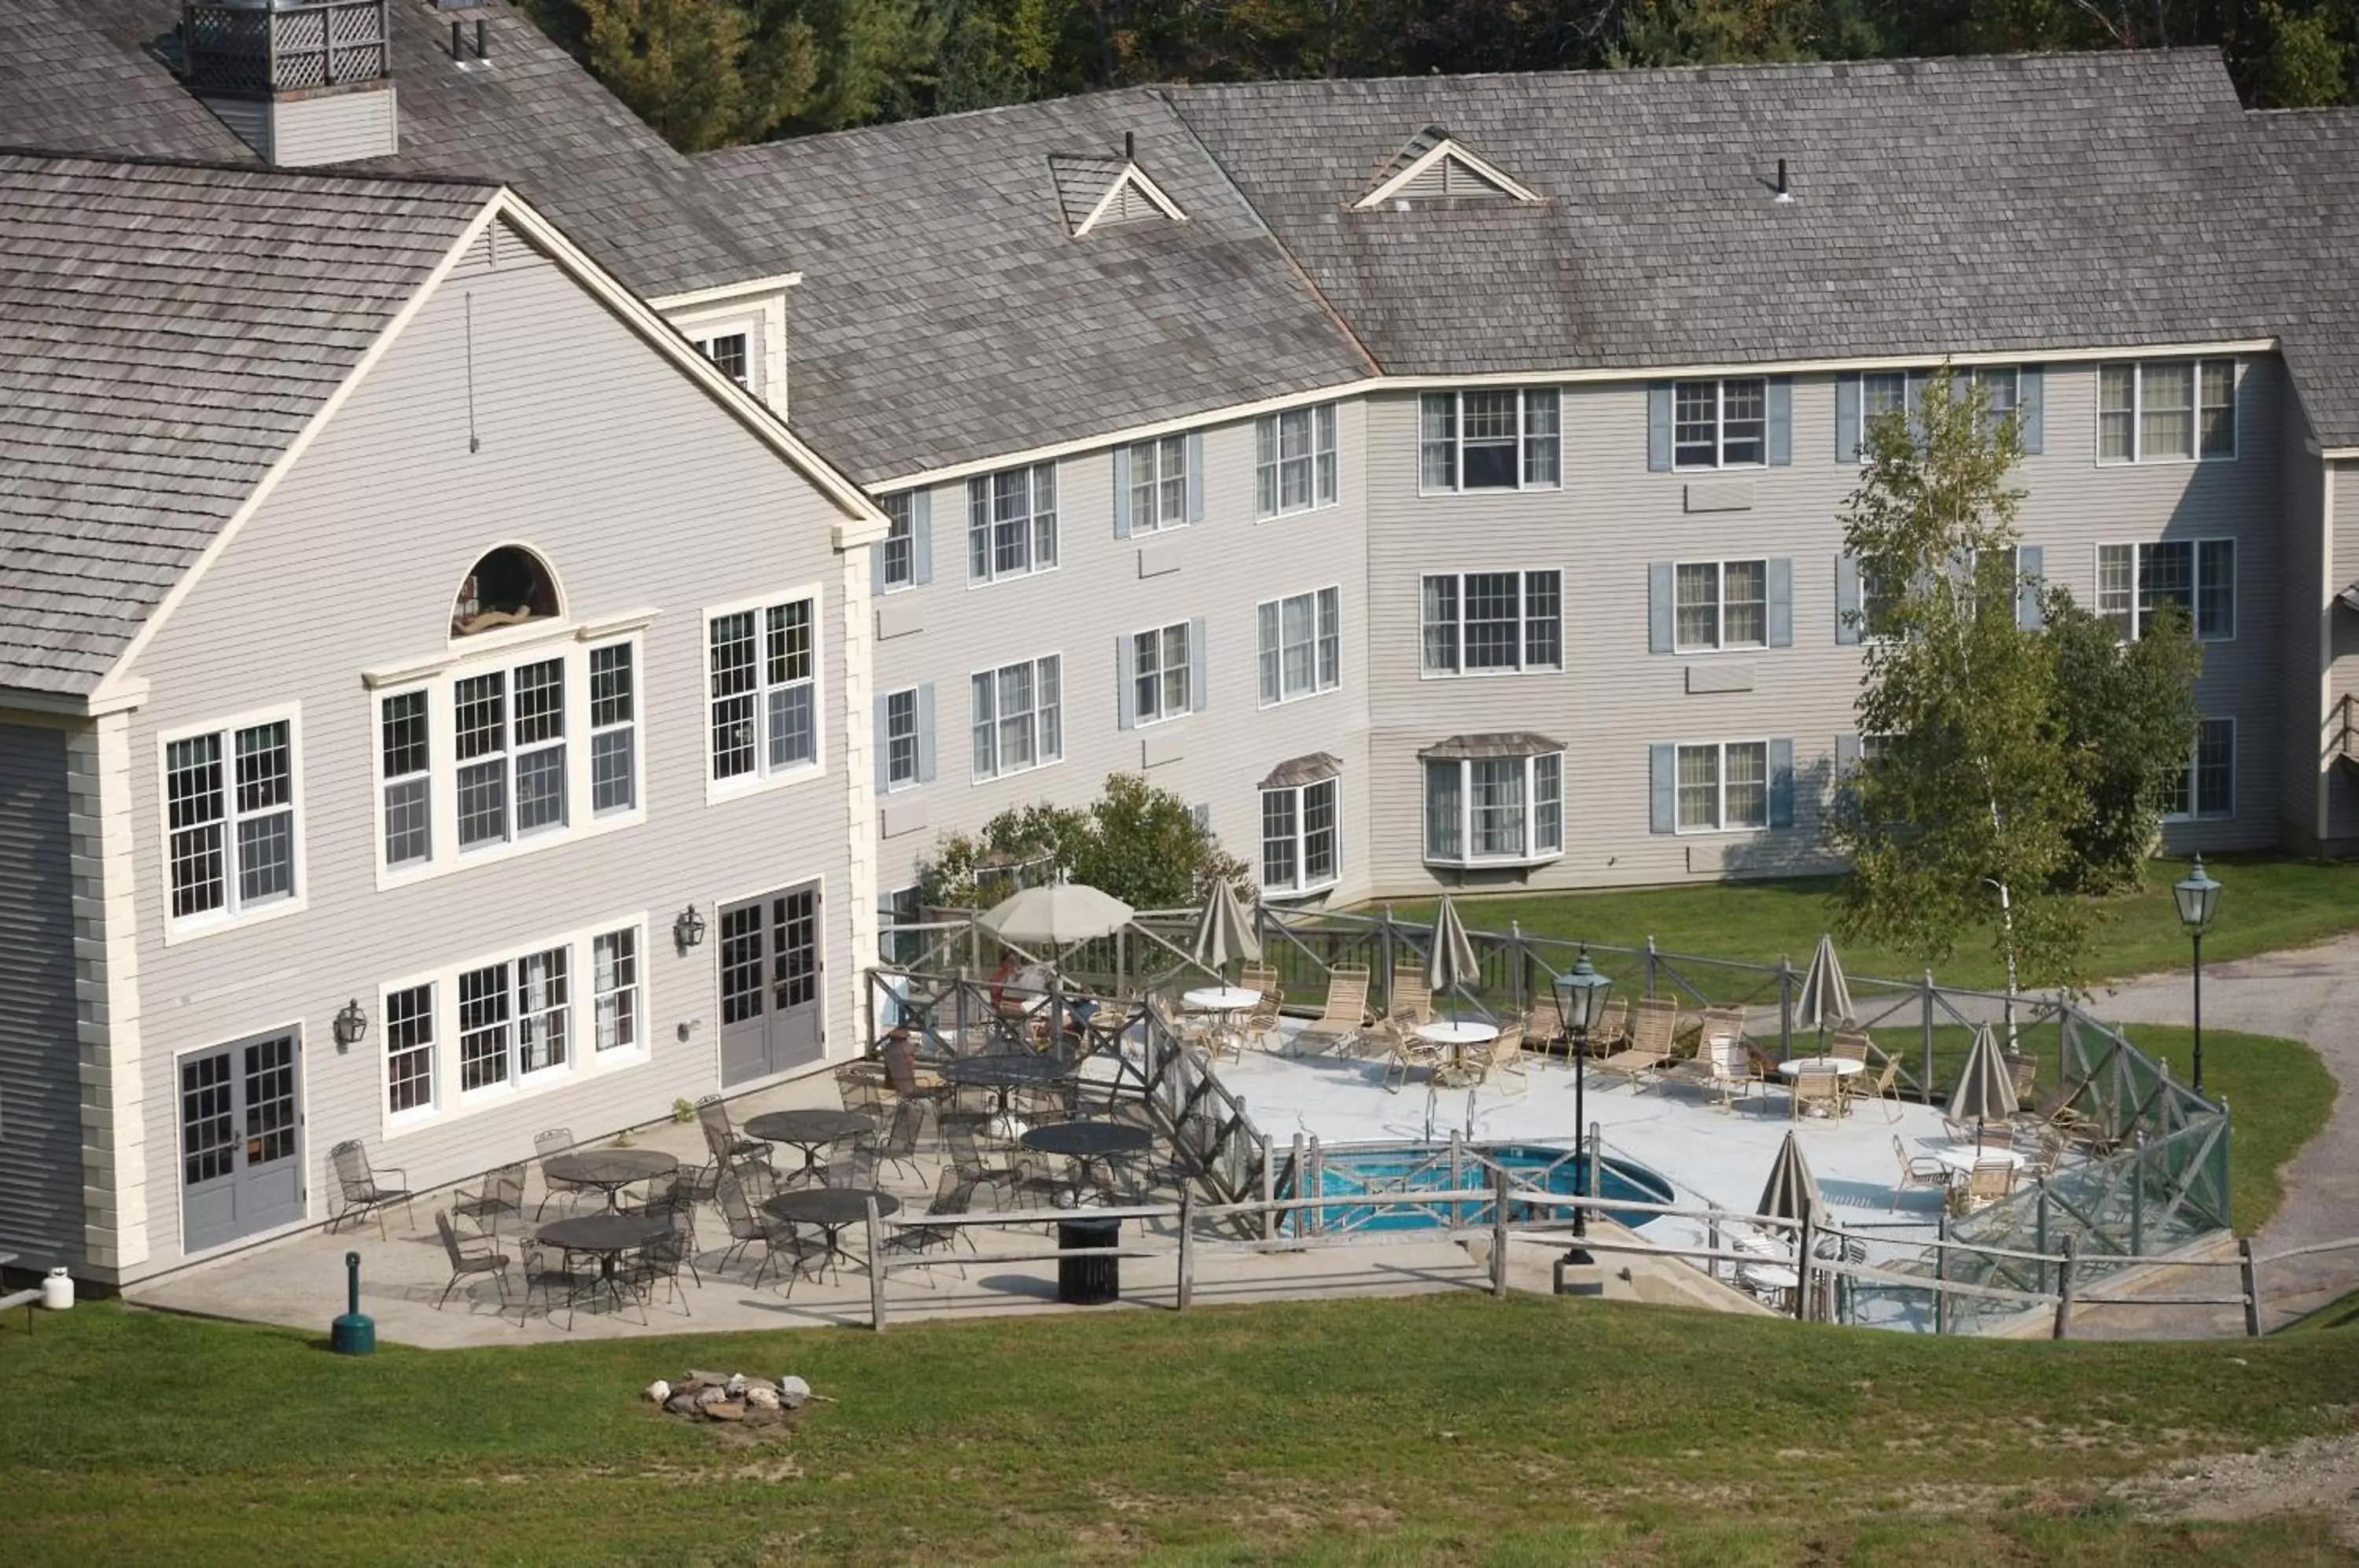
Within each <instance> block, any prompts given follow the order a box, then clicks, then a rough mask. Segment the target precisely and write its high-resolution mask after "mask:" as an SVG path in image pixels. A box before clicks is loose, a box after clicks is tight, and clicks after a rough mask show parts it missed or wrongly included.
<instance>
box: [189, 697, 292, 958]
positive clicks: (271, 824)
mask: <svg viewBox="0 0 2359 1568" xmlns="http://www.w3.org/2000/svg"><path fill="white" fill-rule="evenodd" d="M164 813H165V822H166V833H167V844H168V847H167V860H168V871H169V880H170V894H171V903H170V908H171V919H172V921H173V922H175V923H179V922H183V921H192V920H212V919H216V918H218V919H234V918H235V917H237V916H239V915H243V914H246V913H249V912H251V911H255V910H258V909H263V908H265V907H266V906H269V905H273V904H281V903H286V902H288V900H290V899H292V898H294V897H295V894H296V868H295V859H296V828H295V724H294V721H293V720H292V719H291V718H275V719H268V720H265V721H263V722H261V723H258V724H238V725H234V726H228V727H224V728H222V729H217V730H207V731H204V732H202V733H201V734H197V735H180V736H177V737H175V738H173V739H169V740H167V741H166V742H165V743H164Z"/></svg>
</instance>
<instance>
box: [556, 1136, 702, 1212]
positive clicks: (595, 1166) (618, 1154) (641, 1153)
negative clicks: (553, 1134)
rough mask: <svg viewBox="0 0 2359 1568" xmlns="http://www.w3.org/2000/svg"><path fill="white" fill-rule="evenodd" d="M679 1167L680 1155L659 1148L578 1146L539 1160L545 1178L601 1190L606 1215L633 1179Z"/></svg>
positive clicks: (653, 1177) (617, 1205)
mask: <svg viewBox="0 0 2359 1568" xmlns="http://www.w3.org/2000/svg"><path fill="white" fill-rule="evenodd" d="M677 1170H679V1156H677V1155H671V1154H666V1153H665V1152H664V1151H663V1150H661V1149H575V1150H573V1152H571V1154H552V1155H550V1156H549V1158H548V1159H547V1160H542V1161H541V1163H540V1171H541V1175H542V1176H543V1177H544V1178H546V1179H549V1180H554V1181H564V1182H569V1183H571V1184H572V1185H574V1186H577V1187H595V1188H598V1189H599V1190H600V1191H601V1192H604V1193H605V1194H606V1210H607V1212H608V1213H609V1214H612V1213H613V1212H614V1210H616V1209H618V1208H620V1207H621V1206H622V1192H623V1189H624V1188H625V1187H627V1186H629V1185H630V1184H631V1183H632V1182H634V1181H654V1180H656V1179H657V1178H658V1177H662V1176H669V1175H670V1174H671V1173H672V1172H673V1171H677Z"/></svg>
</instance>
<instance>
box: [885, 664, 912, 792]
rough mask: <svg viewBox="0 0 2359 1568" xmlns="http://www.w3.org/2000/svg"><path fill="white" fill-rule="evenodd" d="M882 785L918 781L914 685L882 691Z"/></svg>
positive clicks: (895, 786) (907, 784)
mask: <svg viewBox="0 0 2359 1568" xmlns="http://www.w3.org/2000/svg"><path fill="white" fill-rule="evenodd" d="M884 745H885V788H886V789H888V790H890V789H908V788H909V787H910V786H911V785H913V784H915V783H917V782H918V689H917V688H916V687H915V686H911V687H908V688H906V689H904V690H902V691H887V692H886V694H885V735H884Z"/></svg>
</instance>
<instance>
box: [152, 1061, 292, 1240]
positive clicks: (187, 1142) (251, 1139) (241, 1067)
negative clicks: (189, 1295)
mask: <svg viewBox="0 0 2359 1568" xmlns="http://www.w3.org/2000/svg"><path fill="white" fill-rule="evenodd" d="M301 1065H302V1046H301V1043H300V1042H299V1040H298V1039H297V1038H296V1036H295V1035H294V1034H293V1033H292V1032H289V1033H287V1034H275V1035H265V1036H263V1037H261V1038H260V1039H256V1040H244V1041H241V1042H240V1043H238V1044H236V1045H231V1046H224V1047H223V1048H221V1049H220V1050H217V1051H201V1052H199V1053H198V1054H196V1055H194V1056H184V1057H182V1058H180V1249H181V1250H182V1251H183V1252H200V1251H202V1250H203V1249H204V1248H206V1247H219V1246H220V1245H221V1244H222V1243H223V1242H225V1241H235V1240H236V1239H237V1238H238V1237H240V1236H252V1235H254V1234H255V1233H256V1232H258V1231H266V1230H270V1229H273V1228H275V1227H277V1226H278V1225H289V1224H292V1223H293V1222H295V1221H297V1220H299V1219H301V1218H302V1217H303V1199H304V1192H303V1157H302V1149H301V1144H302V1138H301V1136H300V1134H301V1128H302V1119H303V1118H302V1111H303V1105H302V1072H301Z"/></svg>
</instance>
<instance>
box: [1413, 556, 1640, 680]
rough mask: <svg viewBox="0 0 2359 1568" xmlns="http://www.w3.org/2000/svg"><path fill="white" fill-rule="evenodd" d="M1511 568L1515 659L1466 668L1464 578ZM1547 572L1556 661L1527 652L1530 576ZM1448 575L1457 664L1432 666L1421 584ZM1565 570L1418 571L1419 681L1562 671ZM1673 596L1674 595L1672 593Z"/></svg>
mask: <svg viewBox="0 0 2359 1568" xmlns="http://www.w3.org/2000/svg"><path fill="white" fill-rule="evenodd" d="M1509 572H1513V573H1514V575H1515V578H1516V662H1515V663H1514V664H1513V665H1512V666H1506V665H1495V666H1487V667H1485V668H1484V669H1481V670H1469V669H1467V668H1466V580H1467V579H1468V578H1469V577H1495V576H1504V575H1506V574H1507V573H1509ZM1539 572H1551V573H1553V574H1554V575H1555V577H1556V615H1555V617H1554V618H1555V620H1556V662H1555V663H1554V664H1533V663H1530V662H1528V659H1527V656H1528V654H1529V652H1530V649H1531V625H1532V622H1533V620H1534V619H1535V618H1537V617H1535V616H1534V615H1532V614H1531V611H1530V610H1529V608H1528V607H1527V606H1528V605H1529V604H1530V601H1531V579H1532V577H1533V576H1534V575H1535V574H1536V573H1539ZM1434 577H1448V578H1452V579H1454V580H1455V581H1456V582H1457V583H1458V597H1457V604H1458V615H1457V620H1456V623H1455V624H1456V626H1457V642H1456V647H1457V652H1458V667H1457V668H1456V669H1454V670H1435V669H1432V668H1430V666H1428V665H1427V663H1426V662H1425V628H1426V619H1425V584H1426V582H1427V580H1428V579H1430V578H1434ZM1564 580H1565V571H1564V568H1562V567H1560V566H1513V567H1503V568H1498V569H1496V570H1494V571H1488V572H1485V571H1480V570H1477V571H1473V572H1419V573H1418V578H1417V671H1418V679H1419V680H1420V681H1483V680H1488V679H1491V678H1493V677H1495V676H1524V675H1561V674H1563V673H1564V672H1565V668H1566V666H1565V661H1564V651H1565V629H1564ZM1675 597H1676V595H1675Z"/></svg>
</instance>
